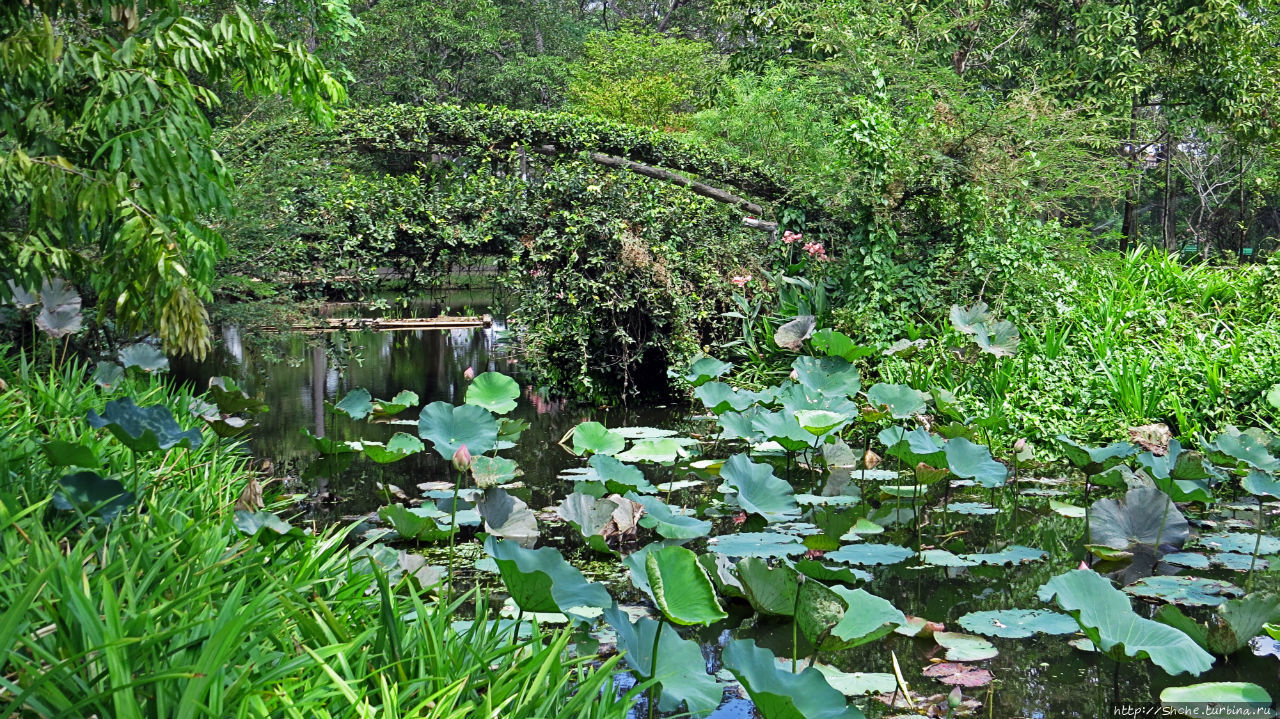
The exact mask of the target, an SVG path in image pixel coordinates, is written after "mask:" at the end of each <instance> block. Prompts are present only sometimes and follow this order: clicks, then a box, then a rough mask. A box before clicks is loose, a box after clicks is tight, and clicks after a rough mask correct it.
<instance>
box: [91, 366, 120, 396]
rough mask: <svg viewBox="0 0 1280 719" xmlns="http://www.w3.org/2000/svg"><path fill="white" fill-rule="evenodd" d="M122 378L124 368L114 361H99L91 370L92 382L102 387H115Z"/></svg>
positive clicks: (108, 388)
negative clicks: (94, 368)
mask: <svg viewBox="0 0 1280 719" xmlns="http://www.w3.org/2000/svg"><path fill="white" fill-rule="evenodd" d="M123 380H124V368H123V367H121V366H120V365H118V364H116V363H114V362H99V363H98V368H97V369H96V370H94V372H93V383H94V384H96V385H98V386H99V387H101V388H103V389H107V390H110V389H115V388H116V387H118V386H119V385H120V382H121V381H123Z"/></svg>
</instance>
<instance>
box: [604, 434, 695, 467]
mask: <svg viewBox="0 0 1280 719" xmlns="http://www.w3.org/2000/svg"><path fill="white" fill-rule="evenodd" d="M689 441H691V440H689ZM686 443H687V441H686V440H681V439H679V438H675V437H666V438H663V439H642V440H640V441H638V442H636V443H635V444H633V445H631V448H630V449H628V450H627V451H625V452H619V453H618V459H620V460H622V461H624V462H654V463H658V464H661V463H664V462H674V461H676V460H677V459H680V458H681V457H687V456H689V452H688V450H686V449H685V445H686Z"/></svg>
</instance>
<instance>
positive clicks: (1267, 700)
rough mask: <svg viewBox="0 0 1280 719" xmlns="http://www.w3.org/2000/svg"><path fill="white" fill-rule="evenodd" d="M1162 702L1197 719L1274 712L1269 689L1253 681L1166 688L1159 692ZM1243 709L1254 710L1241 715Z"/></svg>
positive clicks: (1181, 713) (1180, 714) (1165, 705)
mask: <svg viewBox="0 0 1280 719" xmlns="http://www.w3.org/2000/svg"><path fill="white" fill-rule="evenodd" d="M1160 704H1161V705H1163V706H1164V707H1168V708H1170V709H1173V710H1175V711H1176V712H1177V713H1178V715H1179V716H1188V717H1195V718H1196V719H1216V718H1217V717H1221V716H1256V717H1266V716H1267V715H1268V714H1270V713H1271V695H1270V694H1268V693H1267V690H1266V689H1263V688H1262V687H1260V686H1258V685H1257V684H1253V683H1251V682H1207V683H1205V684H1192V685H1190V686H1185V687H1166V688H1165V689H1163V690H1161V692H1160ZM1241 705H1245V706H1241ZM1242 710H1245V711H1247V710H1252V711H1253V712H1255V713H1250V714H1242V713H1241V711H1242ZM1228 712H1230V713H1228ZM1273 716H1274V715H1273Z"/></svg>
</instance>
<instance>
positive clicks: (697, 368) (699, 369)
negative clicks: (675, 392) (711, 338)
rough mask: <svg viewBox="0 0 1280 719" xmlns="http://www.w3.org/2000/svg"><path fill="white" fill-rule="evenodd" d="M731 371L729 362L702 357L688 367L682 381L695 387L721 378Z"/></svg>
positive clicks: (731, 366) (731, 367)
mask: <svg viewBox="0 0 1280 719" xmlns="http://www.w3.org/2000/svg"><path fill="white" fill-rule="evenodd" d="M731 369H733V364H732V363H731V362H721V361H720V360H718V359H716V358H714V357H703V358H701V359H699V360H698V361H696V362H694V363H693V364H691V365H689V371H688V372H686V373H685V375H684V379H685V381H687V382H688V383H689V384H691V385H693V386H694V387H697V386H699V385H702V384H705V383H707V382H710V381H711V380H713V379H716V378H717V377H723V376H724V375H725V373H726V372H728V371H729V370H731Z"/></svg>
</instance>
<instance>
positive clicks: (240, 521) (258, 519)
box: [233, 509, 306, 541]
mask: <svg viewBox="0 0 1280 719" xmlns="http://www.w3.org/2000/svg"><path fill="white" fill-rule="evenodd" d="M233 522H234V524H235V526H236V529H239V530H240V531H241V532H244V533H245V534H247V535H249V536H250V537H256V538H257V539H258V540H259V541H262V540H269V539H276V538H281V537H284V538H289V539H301V538H303V537H305V536H306V533H305V532H303V531H302V530H301V529H299V528H297V527H295V526H293V525H292V524H289V523H288V522H286V521H284V520H283V519H281V518H280V517H278V516H276V515H275V513H273V512H267V511H265V510H258V511H256V512H249V511H246V510H243V509H237V510H236V511H235V519H234V520H233Z"/></svg>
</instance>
